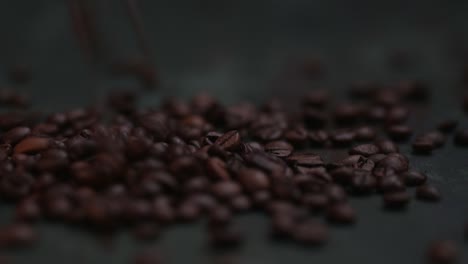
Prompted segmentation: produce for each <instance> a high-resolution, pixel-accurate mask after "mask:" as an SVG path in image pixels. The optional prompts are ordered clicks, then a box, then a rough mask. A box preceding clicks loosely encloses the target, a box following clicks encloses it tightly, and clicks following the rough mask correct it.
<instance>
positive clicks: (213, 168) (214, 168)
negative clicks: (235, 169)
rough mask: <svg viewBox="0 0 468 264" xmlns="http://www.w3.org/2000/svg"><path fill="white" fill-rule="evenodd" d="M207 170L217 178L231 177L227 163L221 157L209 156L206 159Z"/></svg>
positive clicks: (225, 178) (226, 178) (227, 178)
mask: <svg viewBox="0 0 468 264" xmlns="http://www.w3.org/2000/svg"><path fill="white" fill-rule="evenodd" d="M206 170H207V172H208V174H210V175H211V177H213V178H214V179H216V180H229V179H230V178H231V176H230V175H229V172H228V170H227V165H226V163H225V162H224V161H223V160H221V159H219V158H209V159H208V160H207V161H206Z"/></svg>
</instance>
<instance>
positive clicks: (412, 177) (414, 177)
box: [401, 170, 427, 186]
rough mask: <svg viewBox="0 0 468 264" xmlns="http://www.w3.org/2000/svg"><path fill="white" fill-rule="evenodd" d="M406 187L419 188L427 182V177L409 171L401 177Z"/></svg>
mask: <svg viewBox="0 0 468 264" xmlns="http://www.w3.org/2000/svg"><path fill="white" fill-rule="evenodd" d="M401 177H402V178H403V180H404V181H405V183H406V185H407V186H419V185H422V184H424V183H425V182H426V181H427V176H426V175H425V174H423V173H420V172H417V171H414V170H410V171H407V172H405V173H403V174H402V175H401Z"/></svg>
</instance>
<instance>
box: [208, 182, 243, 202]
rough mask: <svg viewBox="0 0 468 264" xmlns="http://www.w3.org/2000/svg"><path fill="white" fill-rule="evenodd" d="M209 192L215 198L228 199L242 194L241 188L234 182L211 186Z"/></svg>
mask: <svg viewBox="0 0 468 264" xmlns="http://www.w3.org/2000/svg"><path fill="white" fill-rule="evenodd" d="M211 191H212V192H213V194H214V195H216V197H219V198H221V199H229V198H232V197H235V196H236V195H239V194H240V193H241V192H242V189H241V187H240V186H239V184H237V183H236V182H234V181H220V182H218V183H215V184H213V185H212V186H211Z"/></svg>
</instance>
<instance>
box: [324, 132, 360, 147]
mask: <svg viewBox="0 0 468 264" xmlns="http://www.w3.org/2000/svg"><path fill="white" fill-rule="evenodd" d="M355 136H356V134H355V133H354V132H353V131H351V130H346V129H345V130H335V131H333V132H332V133H331V135H330V138H331V140H332V142H333V145H334V146H348V145H350V144H351V143H352V142H353V140H354V138H355Z"/></svg>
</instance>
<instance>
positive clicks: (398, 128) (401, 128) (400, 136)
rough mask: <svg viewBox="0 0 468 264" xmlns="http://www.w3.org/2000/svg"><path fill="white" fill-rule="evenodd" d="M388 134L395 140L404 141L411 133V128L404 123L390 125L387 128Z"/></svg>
mask: <svg viewBox="0 0 468 264" xmlns="http://www.w3.org/2000/svg"><path fill="white" fill-rule="evenodd" d="M387 133H388V135H389V136H390V137H391V138H392V139H393V140H396V141H406V140H408V139H409V138H410V137H411V134H413V130H412V129H411V128H410V127H409V126H406V125H392V126H390V127H388V128H387Z"/></svg>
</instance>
